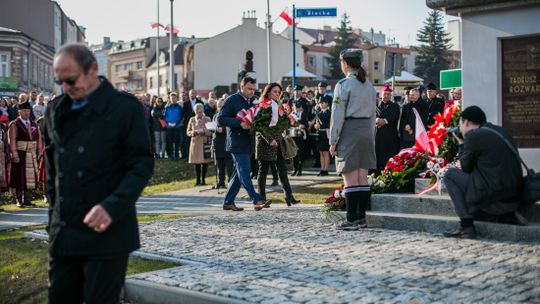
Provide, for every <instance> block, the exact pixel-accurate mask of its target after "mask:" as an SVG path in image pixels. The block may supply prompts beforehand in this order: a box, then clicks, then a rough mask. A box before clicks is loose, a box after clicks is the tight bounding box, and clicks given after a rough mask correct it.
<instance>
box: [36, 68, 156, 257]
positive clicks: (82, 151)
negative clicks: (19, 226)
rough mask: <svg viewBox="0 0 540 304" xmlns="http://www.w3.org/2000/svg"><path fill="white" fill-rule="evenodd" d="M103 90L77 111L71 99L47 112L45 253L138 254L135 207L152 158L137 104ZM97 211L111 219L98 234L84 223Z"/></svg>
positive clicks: (52, 105)
mask: <svg viewBox="0 0 540 304" xmlns="http://www.w3.org/2000/svg"><path fill="white" fill-rule="evenodd" d="M100 81H101V85H100V86H99V87H98V89H97V90H96V91H94V92H93V93H92V94H90V95H89V96H88V100H89V103H88V105H87V106H85V107H84V108H82V109H80V110H76V111H73V110H72V109H71V107H72V103H73V101H72V100H71V98H70V97H69V96H68V95H65V94H64V95H61V96H59V97H58V98H55V99H54V100H53V101H52V102H51V103H49V106H48V107H47V110H46V113H45V134H44V142H45V157H46V161H45V163H46V170H47V178H46V189H47V198H48V201H49V223H48V231H49V251H50V253H51V254H52V255H61V256H117V255H122V254H127V253H129V252H131V251H133V250H135V249H137V248H139V247H140V244H139V233H138V226H137V218H136V210H135V202H136V201H137V199H138V198H139V196H140V194H141V192H142V190H143V188H144V187H145V186H146V185H147V183H148V180H149V179H150V177H151V176H152V172H153V167H154V159H153V155H152V152H151V148H150V137H149V134H148V126H147V121H146V119H145V116H144V112H143V108H142V105H141V104H140V102H138V101H137V99H135V97H133V95H131V94H128V93H122V92H118V91H116V90H115V89H114V88H113V87H112V85H111V84H110V83H109V82H108V81H107V80H106V79H105V78H102V77H100ZM97 204H101V206H103V208H104V209H105V210H106V211H107V212H108V213H109V215H110V216H111V218H112V224H111V225H110V226H109V227H108V229H107V230H106V231H104V232H102V233H99V232H95V231H94V230H92V229H90V228H89V227H88V226H87V225H86V224H84V223H83V219H84V217H85V215H86V214H87V212H88V211H89V210H90V209H91V208H92V207H94V206H95V205H97Z"/></svg>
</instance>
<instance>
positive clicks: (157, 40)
mask: <svg viewBox="0 0 540 304" xmlns="http://www.w3.org/2000/svg"><path fill="white" fill-rule="evenodd" d="M156 2H157V27H156V28H157V34H156V64H157V96H159V93H160V92H159V89H160V85H161V84H160V83H159V0H156Z"/></svg>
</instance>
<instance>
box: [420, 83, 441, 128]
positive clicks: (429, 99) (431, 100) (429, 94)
mask: <svg viewBox="0 0 540 304" xmlns="http://www.w3.org/2000/svg"><path fill="white" fill-rule="evenodd" d="M423 103H424V108H425V109H424V115H425V116H424V118H423V120H424V125H425V126H426V129H428V130H429V127H431V125H432V124H434V123H435V115H437V114H438V113H442V112H443V110H444V100H442V99H440V98H438V97H437V87H436V86H435V84H434V83H433V82H430V83H429V84H428V85H427V91H426V99H425V100H423Z"/></svg>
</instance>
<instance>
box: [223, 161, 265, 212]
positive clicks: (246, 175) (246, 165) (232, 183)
mask: <svg viewBox="0 0 540 304" xmlns="http://www.w3.org/2000/svg"><path fill="white" fill-rule="evenodd" d="M231 155H232V158H233V160H234V171H233V174H232V176H231V178H230V180H229V185H228V186H227V194H225V200H224V201H223V204H224V205H232V204H234V199H235V198H236V195H237V194H238V191H240V185H242V186H243V187H244V189H246V191H247V193H248V194H249V197H250V198H251V200H252V201H253V204H255V203H257V202H258V201H262V200H263V198H262V197H261V196H260V195H259V194H258V193H257V192H255V188H253V183H252V182H251V163H250V162H251V160H250V158H249V154H247V153H245V154H244V153H238V154H237V153H231Z"/></svg>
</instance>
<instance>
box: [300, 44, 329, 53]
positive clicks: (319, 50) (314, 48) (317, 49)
mask: <svg viewBox="0 0 540 304" xmlns="http://www.w3.org/2000/svg"><path fill="white" fill-rule="evenodd" d="M303 47H305V48H306V49H307V50H308V51H310V52H317V53H328V52H330V50H332V48H331V47H326V46H320V45H304V46H303Z"/></svg>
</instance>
